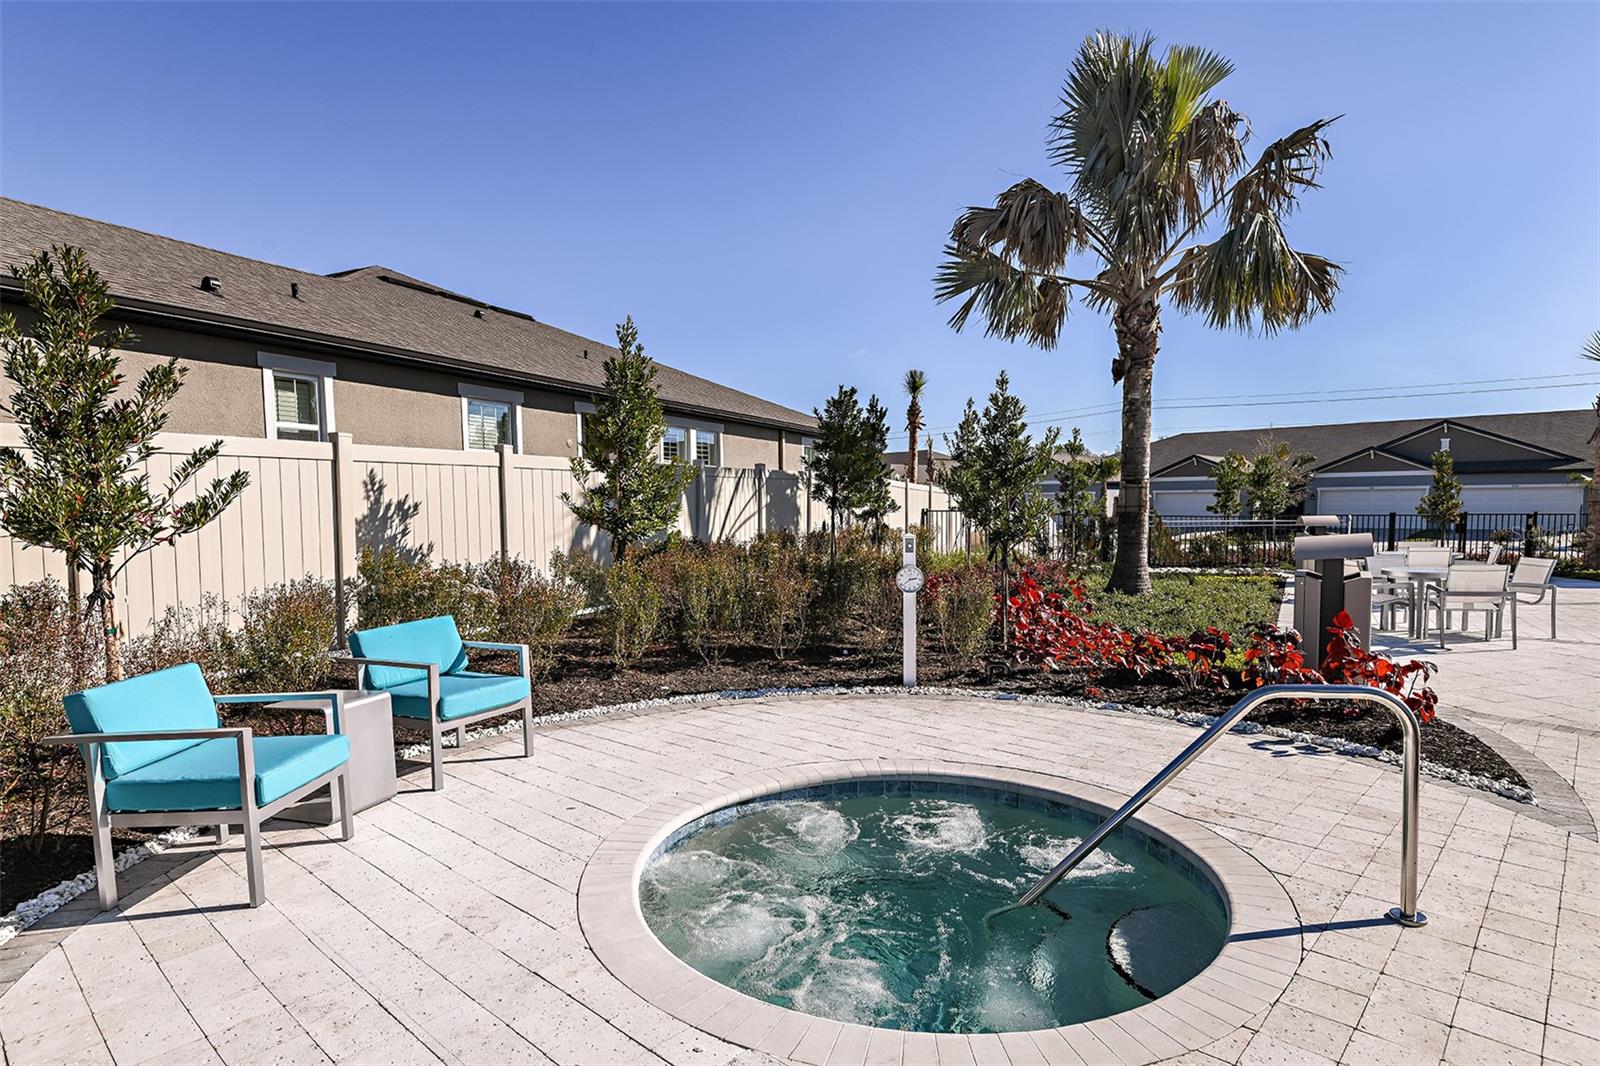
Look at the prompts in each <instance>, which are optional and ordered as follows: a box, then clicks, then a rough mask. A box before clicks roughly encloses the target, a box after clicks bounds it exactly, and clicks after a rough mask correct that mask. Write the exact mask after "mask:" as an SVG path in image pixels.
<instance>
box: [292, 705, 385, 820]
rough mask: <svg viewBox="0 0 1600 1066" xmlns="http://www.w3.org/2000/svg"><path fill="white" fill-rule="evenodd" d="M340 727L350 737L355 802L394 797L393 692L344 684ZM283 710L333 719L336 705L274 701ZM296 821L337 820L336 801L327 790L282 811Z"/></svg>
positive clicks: (361, 805)
mask: <svg viewBox="0 0 1600 1066" xmlns="http://www.w3.org/2000/svg"><path fill="white" fill-rule="evenodd" d="M339 695H340V704H341V709H340V720H339V726H340V729H339V731H340V732H341V733H343V734H344V735H345V736H347V737H349V738H350V805H351V806H352V807H353V808H354V809H355V810H356V811H364V810H366V809H367V808H368V807H371V806H373V805H375V804H379V803H383V802H384V801H385V800H389V799H393V798H394V794H395V790H396V787H397V786H396V783H395V771H394V766H395V757H394V719H393V717H392V716H391V713H390V708H389V694H388V693H387V692H363V691H361V690H360V689H341V690H340V692H339ZM272 706H273V707H275V708H277V709H279V710H291V711H304V712H306V713H308V714H316V713H321V714H322V716H323V721H324V722H327V721H328V720H329V719H330V718H331V717H332V715H333V710H332V708H330V707H329V706H328V704H327V703H325V702H322V701H308V700H284V701H282V702H280V703H274V704H272ZM278 817H279V818H282V819H284V820H286V821H290V822H304V823H307V824H309V825H332V824H333V821H334V819H333V805H332V803H331V802H330V801H329V798H328V796H327V794H326V792H324V793H322V794H321V795H320V796H319V797H318V798H315V799H309V800H306V801H305V802H304V803H297V804H295V805H294V806H293V807H290V808H289V809H288V810H286V811H283V812H281V813H280V814H278Z"/></svg>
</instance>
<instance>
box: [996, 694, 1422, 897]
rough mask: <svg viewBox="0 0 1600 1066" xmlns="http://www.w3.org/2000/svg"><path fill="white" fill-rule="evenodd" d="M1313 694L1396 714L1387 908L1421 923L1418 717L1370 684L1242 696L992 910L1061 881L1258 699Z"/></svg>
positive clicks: (1037, 894) (1038, 893)
mask: <svg viewBox="0 0 1600 1066" xmlns="http://www.w3.org/2000/svg"><path fill="white" fill-rule="evenodd" d="M1292 699H1316V700H1332V699H1340V700H1364V701H1366V702H1368V703H1379V704H1382V705H1383V706H1385V707H1387V708H1389V710H1391V711H1393V712H1394V716H1395V718H1397V719H1398V720H1399V722H1400V732H1401V737H1402V750H1401V767H1402V770H1403V775H1402V780H1401V784H1400V906H1398V907H1392V908H1390V910H1389V917H1390V918H1391V919H1393V920H1394V921H1396V922H1399V923H1400V924H1401V925H1406V926H1419V925H1425V924H1426V923H1427V921H1428V916H1427V915H1425V914H1423V913H1422V912H1420V911H1418V910H1417V818H1418V805H1419V802H1420V798H1421V791H1420V787H1419V786H1420V782H1419V780H1418V778H1419V771H1420V760H1421V754H1420V749H1421V747H1422V727H1421V724H1420V723H1419V722H1418V720H1417V715H1416V712H1414V711H1413V710H1412V709H1411V708H1410V707H1409V706H1407V705H1406V702H1405V700H1402V699H1401V698H1400V697H1399V696H1396V695H1395V694H1394V693H1392V692H1385V691H1384V690H1383V689H1377V688H1369V687H1367V686H1366V685H1266V686H1263V687H1261V688H1258V689H1256V690H1255V691H1253V692H1251V693H1249V694H1248V695H1246V696H1245V697H1244V698H1243V699H1241V700H1240V701H1239V702H1238V703H1235V704H1234V705H1233V706H1232V707H1231V708H1229V709H1228V713H1227V714H1224V715H1222V716H1221V717H1220V718H1218V719H1217V720H1216V721H1215V722H1213V723H1212V724H1211V725H1209V726H1207V727H1206V731H1205V732H1204V733H1201V734H1200V736H1198V737H1197V738H1195V741H1194V743H1192V744H1190V745H1189V746H1188V747H1187V748H1185V749H1183V753H1182V754H1181V755H1179V756H1178V757H1177V758H1176V759H1173V760H1172V761H1171V762H1170V763H1168V764H1167V765H1166V767H1165V769H1163V770H1162V771H1161V772H1160V773H1158V774H1156V776H1154V777H1152V778H1151V779H1150V781H1149V783H1147V784H1146V785H1145V786H1144V787H1143V788H1141V789H1140V790H1139V791H1138V792H1135V793H1134V794H1133V796H1132V797H1130V798H1129V800H1128V802H1127V803H1124V804H1123V805H1122V806H1121V807H1120V808H1119V809H1118V810H1117V813H1115V814H1113V815H1112V816H1111V817H1109V818H1107V819H1106V820H1105V821H1104V822H1102V823H1101V824H1100V828H1098V829H1096V830H1095V831H1094V832H1093V833H1091V834H1089V836H1088V837H1086V838H1085V839H1084V840H1083V842H1082V843H1080V844H1079V845H1078V846H1077V847H1076V848H1073V849H1072V854H1070V855H1068V856H1067V857H1066V858H1065V859H1062V860H1061V861H1060V862H1059V863H1057V864H1056V866H1055V869H1053V870H1051V871H1050V872H1049V873H1048V874H1045V876H1044V877H1042V878H1040V879H1039V882H1038V883H1037V884H1035V885H1034V886H1033V887H1032V888H1030V889H1028V891H1027V892H1025V893H1023V895H1022V896H1021V898H1019V899H1018V900H1017V902H1015V903H1013V904H1011V905H1010V906H1008V907H1002V908H1001V909H1000V910H999V911H996V912H995V913H996V914H998V913H1001V912H1003V911H1008V910H1014V909H1016V908H1018V907H1026V906H1029V905H1030V904H1032V903H1034V902H1036V901H1037V900H1038V899H1039V897H1040V896H1042V895H1044V894H1045V893H1046V892H1048V891H1049V890H1050V888H1051V887H1052V886H1053V885H1054V884H1055V883H1056V882H1057V881H1060V880H1061V879H1062V878H1063V877H1065V876H1067V874H1069V873H1071V872H1072V870H1073V868H1074V867H1076V866H1077V865H1078V864H1079V863H1081V862H1082V861H1083V860H1084V859H1086V858H1088V857H1089V855H1090V854H1091V853H1092V852H1093V851H1094V850H1095V849H1096V848H1098V847H1099V846H1100V845H1101V844H1102V843H1104V842H1105V839H1106V837H1108V836H1110V835H1111V834H1112V833H1114V832H1116V830H1117V829H1118V828H1119V827H1120V826H1121V825H1122V823H1124V822H1126V821H1127V820H1128V819H1129V818H1132V817H1133V816H1134V815H1135V814H1136V813H1138V811H1139V808H1141V807H1143V806H1144V805H1145V804H1146V803H1149V802H1150V799H1151V797H1152V796H1154V795H1155V794H1156V793H1157V792H1160V791H1161V790H1162V789H1164V788H1166V787H1167V785H1169V784H1171V783H1172V779H1173V778H1174V777H1177V776H1178V774H1180V773H1182V772H1183V770H1184V768H1185V767H1187V766H1188V765H1189V764H1190V763H1192V762H1194V761H1195V760H1196V759H1198V758H1199V757H1200V755H1201V754H1202V753H1203V752H1204V751H1205V750H1206V749H1207V748H1209V747H1211V745H1212V744H1215V743H1216V741H1217V738H1218V737H1220V736H1222V734H1224V733H1226V732H1227V731H1228V730H1230V729H1232V728H1233V727H1234V726H1235V725H1237V724H1238V723H1239V722H1240V721H1241V720H1242V719H1243V718H1244V717H1245V716H1246V715H1248V714H1249V713H1250V712H1251V711H1253V710H1255V709H1256V708H1257V707H1259V706H1261V705H1262V704H1263V703H1267V702H1270V701H1272V700H1292Z"/></svg>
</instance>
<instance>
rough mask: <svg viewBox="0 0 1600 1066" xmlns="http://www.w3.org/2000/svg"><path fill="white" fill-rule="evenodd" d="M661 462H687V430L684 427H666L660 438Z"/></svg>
mask: <svg viewBox="0 0 1600 1066" xmlns="http://www.w3.org/2000/svg"><path fill="white" fill-rule="evenodd" d="M661 461H662V462H664V463H677V462H688V461H689V430H688V428H687V427H685V426H668V427H667V433H666V436H664V437H662V438H661Z"/></svg>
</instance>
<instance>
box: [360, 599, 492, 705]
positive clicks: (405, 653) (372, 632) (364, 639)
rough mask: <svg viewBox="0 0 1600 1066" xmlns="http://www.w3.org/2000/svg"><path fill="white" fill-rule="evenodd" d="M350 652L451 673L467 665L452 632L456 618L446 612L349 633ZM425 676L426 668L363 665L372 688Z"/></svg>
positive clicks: (458, 639)
mask: <svg viewBox="0 0 1600 1066" xmlns="http://www.w3.org/2000/svg"><path fill="white" fill-rule="evenodd" d="M350 651H351V652H352V653H353V654H354V655H356V656H358V657H360V658H365V659H398V660H400V661H401V662H408V663H434V664H435V665H437V666H438V667H439V672H440V673H441V674H451V673H455V672H456V671H457V670H463V669H465V668H466V665H467V649H466V647H465V646H464V645H463V644H462V643H461V634H460V633H458V632H456V620H455V619H454V618H452V617H450V616H449V615H447V614H442V615H440V616H439V617H438V618H423V619H420V620H418V621H415V622H401V623H400V624H399V625H393V626H379V627H378V628H377V629H367V630H363V631H362V632H360V633H351V634H350ZM427 677H428V672H427V671H426V670H407V669H403V668H401V667H398V666H369V667H367V684H368V685H369V686H371V687H372V688H385V689H386V688H393V687H394V686H395V685H404V684H406V683H407V682H408V681H425V680H427Z"/></svg>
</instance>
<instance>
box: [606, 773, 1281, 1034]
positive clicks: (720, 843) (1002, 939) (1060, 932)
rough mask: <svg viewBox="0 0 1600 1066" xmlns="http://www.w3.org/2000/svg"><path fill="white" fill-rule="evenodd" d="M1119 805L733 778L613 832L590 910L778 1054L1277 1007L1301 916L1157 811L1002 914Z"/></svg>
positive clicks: (616, 936) (1098, 792) (619, 939)
mask: <svg viewBox="0 0 1600 1066" xmlns="http://www.w3.org/2000/svg"><path fill="white" fill-rule="evenodd" d="M1120 802H1121V797H1119V796H1116V795H1114V794H1112V793H1109V792H1107V791H1105V790H1103V789H1100V788H1097V787H1095V786H1091V785H1086V784H1082V783H1078V782H1070V781H1065V780H1062V779H1059V778H1053V777H1049V776H1046V775H1042V774H1035V773H1029V772H1025V771H1017V770H1011V769H1006V768H999V767H975V766H968V765H959V766H950V765H940V764H936V763H935V764H930V763H926V762H919V763H895V762H891V761H887V760H883V761H878V762H874V763H849V764H827V765H818V766H807V767H800V768H796V769H794V770H790V771H776V772H771V773H766V774H761V775H749V776H745V777H741V778H735V779H730V780H728V781H725V782H720V783H718V784H716V785H709V786H703V787H700V788H698V789H695V790H693V791H692V792H691V793H688V794H683V795H679V796H675V797H673V798H671V799H669V800H664V801H663V802H662V803H660V804H658V805H656V806H655V807H652V808H651V809H650V810H648V811H645V812H643V813H642V814H641V815H639V816H638V817H636V818H633V819H631V820H630V821H629V822H627V823H625V824H624V825H623V826H622V827H621V828H620V829H618V830H617V832H615V833H614V834H613V835H612V836H611V837H610V838H608V839H607V840H606V841H605V842H604V843H603V844H602V845H601V847H600V848H599V849H598V850H597V852H596V854H595V856H594V858H593V859H592V860H591V862H590V864H589V865H588V866H587V867H586V868H585V872H584V876H583V880H582V883H581V885H580V890H579V917H580V921H581V924H582V926H583V931H584V934H585V936H586V937H587V939H588V940H589V943H590V946H591V948H592V949H593V950H594V952H595V954H596V955H597V956H598V957H599V958H600V960H601V961H602V962H603V963H604V964H605V965H606V966H607V967H608V968H609V969H610V970H611V971H612V972H613V973H614V974H615V975H616V976H617V977H618V978H619V979H620V980H621V981H622V982H623V983H625V984H627V985H628V986H630V987H631V988H633V989H634V991H636V992H638V993H639V994H640V995H641V996H642V997H643V998H645V999H646V1000H647V1001H649V1002H651V1003H653V1004H655V1005H656V1006H658V1007H660V1008H661V1009H663V1010H665V1011H667V1012H668V1013H670V1014H673V1015H675V1016H676V1017H678V1018H680V1019H681V1020H683V1021H686V1022H688V1023H689V1024H691V1025H694V1026H696V1027H697V1028H700V1029H702V1030H704V1031H706V1032H709V1033H712V1034H713V1035H716V1036H719V1037H722V1038H724V1039H727V1040H730V1041H732V1042H733V1043H737V1044H741V1045H743V1046H748V1047H756V1048H759V1049H761V1050H765V1051H769V1052H771V1053H773V1054H777V1055H780V1056H786V1055H790V1054H800V1053H806V1054H815V1052H816V1047H815V1045H816V1044H818V1043H827V1042H828V1041H830V1040H833V1041H843V1042H842V1043H841V1044H840V1045H839V1046H840V1047H841V1048H845V1049H846V1050H845V1053H842V1057H845V1058H848V1057H851V1053H850V1052H849V1048H851V1047H853V1044H852V1043H851V1041H850V1040H848V1039H846V1038H845V1036H844V1035H843V1034H862V1035H861V1036H860V1037H859V1039H874V1040H875V1039H878V1038H877V1037H876V1036H874V1034H879V1033H882V1034H884V1038H889V1034H891V1033H894V1034H900V1035H897V1036H895V1037H893V1039H927V1040H934V1041H945V1040H952V1041H955V1040H962V1041H964V1040H966V1039H968V1037H967V1036H966V1035H965V1034H991V1033H1001V1034H1012V1033H1030V1034H1032V1037H1033V1039H1032V1042H1031V1043H1030V1045H1029V1046H1032V1047H1038V1048H1041V1049H1043V1048H1046V1047H1053V1046H1057V1045H1055V1044H1052V1041H1064V1042H1065V1044H1066V1046H1067V1047H1072V1048H1076V1049H1077V1051H1076V1053H1077V1054H1081V1053H1082V1051H1083V1049H1085V1048H1087V1049H1089V1050H1091V1051H1092V1050H1093V1049H1094V1048H1096V1047H1099V1048H1101V1049H1102V1050H1106V1051H1110V1050H1111V1049H1112V1048H1113V1047H1114V1046H1115V1045H1117V1043H1118V1041H1119V1040H1122V1039H1124V1038H1131V1039H1133V1040H1134V1041H1135V1042H1136V1043H1138V1044H1139V1045H1140V1046H1142V1047H1144V1048H1146V1049H1150V1050H1152V1051H1154V1049H1158V1048H1159V1049H1160V1050H1161V1052H1162V1054H1178V1053H1181V1051H1185V1050H1193V1049H1198V1048H1199V1047H1203V1046H1204V1045H1205V1044H1207V1043H1210V1042H1211V1041H1214V1040H1217V1039H1219V1038H1220V1037H1221V1036H1223V1035H1226V1034H1227V1033H1228V1032H1231V1031H1232V1030H1233V1029H1234V1028H1235V1027H1237V1026H1238V1025H1240V1024H1242V1023H1243V1022H1244V1021H1245V1020H1247V1019H1248V1018H1249V1017H1250V1016H1252V1015H1253V1014H1255V1013H1256V1012H1258V1011H1259V1010H1260V1009H1262V1008H1264V1007H1266V1006H1267V1005H1269V1004H1270V1003H1271V1002H1272V1001H1274V1000H1275V999H1276V998H1277V997H1278V995H1280V994H1281V993H1282V990H1283V988H1284V987H1285V986H1286V985H1287V984H1288V981H1289V979H1290V977H1291V976H1292V975H1293V973H1294V970H1295V968H1296V966H1297V965H1298V963H1299V957H1300V940H1301V938H1300V929H1299V922H1298V920H1297V919H1296V917H1295V912H1294V908H1293V905H1292V904H1291V903H1290V902H1289V899H1288V896H1287V895H1286V894H1285V893H1284V891H1283V888H1282V886H1281V885H1280V884H1279V883H1278V881H1277V879H1276V878H1274V877H1273V876H1272V875H1271V874H1270V873H1269V872H1267V871H1266V870H1265V869H1264V868H1263V867H1261V866H1260V864H1258V863H1257V862H1256V861H1255V860H1254V859H1252V858H1251V857H1250V856H1249V855H1247V854H1245V853H1244V852H1243V851H1241V850H1239V849H1238V848H1237V847H1235V846H1234V845H1232V844H1230V843H1228V842H1227V841H1226V840H1223V839H1222V838H1221V837H1218V836H1216V835H1215V834H1213V833H1211V832H1210V831H1208V830H1206V829H1205V828H1204V827H1202V826H1200V825H1198V824H1197V823H1194V822H1191V821H1189V820H1188V819H1184V818H1182V817H1179V816H1177V815H1175V814H1172V813H1171V812H1168V811H1164V810H1160V809H1157V808H1154V807H1149V808H1146V809H1145V810H1144V811H1143V812H1141V814H1140V816H1139V817H1138V818H1136V819H1134V820H1132V821H1130V822H1129V823H1128V824H1127V825H1126V826H1124V827H1123V828H1122V829H1120V830H1119V831H1118V832H1117V833H1115V834H1113V835H1112V836H1111V837H1110V838H1108V840H1107V842H1106V844H1105V845H1104V846H1103V847H1102V848H1101V849H1100V850H1098V851H1097V852H1095V853H1094V854H1092V855H1091V856H1090V857H1089V859H1088V860H1086V861H1085V863H1084V864H1083V865H1081V866H1080V867H1079V868H1078V869H1077V870H1075V871H1074V872H1073V873H1072V874H1070V875H1069V876H1068V877H1067V878H1066V879H1064V880H1063V881H1061V882H1060V883H1059V884H1057V885H1056V886H1055V887H1054V888H1052V889H1051V890H1050V892H1049V893H1047V894H1046V896H1045V897H1044V898H1043V899H1042V900H1041V901H1040V902H1038V903H1037V904H1035V905H1034V906H1032V907H1028V908H1024V909H1017V910H1011V911H1007V912H1005V913H1001V914H999V915H992V913H991V912H993V911H994V910H995V909H996V908H1000V907H1004V906H1005V905H1006V904H1009V903H1012V902H1014V901H1015V900H1016V899H1017V897H1018V896H1019V895H1021V893H1022V892H1024V891H1025V890H1026V889H1027V888H1028V887H1029V886H1030V885H1032V884H1033V883H1034V882H1035V881H1037V880H1038V878H1039V877H1041V876H1042V875H1043V874H1045V873H1046V872H1048V871H1049V870H1050V868H1051V867H1052V866H1053V865H1054V864H1055V863H1056V862H1058V861H1059V860H1060V859H1061V858H1062V857H1064V856H1065V855H1066V854H1067V853H1068V852H1069V851H1070V850H1071V849H1072V847H1073V846H1074V845H1075V844H1076V843H1077V842H1078V841H1079V840H1080V839H1082V837H1083V836H1084V835H1085V834H1087V833H1088V832H1090V831H1091V830H1092V829H1093V828H1094V827H1095V826H1096V825H1098V824H1099V823H1100V821H1102V820H1103V819H1104V818H1105V817H1106V815H1107V814H1109V813H1110V812H1111V811H1112V810H1114V809H1115V807H1116V806H1117V805H1119V804H1120ZM1106 1026H1110V1027H1111V1028H1110V1029H1107V1028H1105V1027H1106ZM1134 1032H1137V1033H1139V1034H1141V1035H1140V1037H1132V1035H1131V1034H1132V1033H1134ZM912 1034H918V1035H917V1036H915V1037H913V1036H912ZM971 1039H980V1037H977V1036H973V1037H971ZM804 1041H809V1042H810V1043H809V1044H808V1043H804ZM829 1046H830V1047H831V1046H832V1045H831V1044H830V1045H829ZM906 1046H908V1047H909V1046H910V1045H906ZM797 1048H798V1049H799V1050H798V1051H797ZM952 1052H953V1053H955V1054H959V1052H956V1051H955V1050H954V1049H952ZM1128 1052H1129V1048H1127V1047H1121V1048H1118V1049H1117V1053H1118V1054H1121V1055H1122V1056H1123V1057H1124V1058H1126V1057H1127V1054H1128ZM1046 1057H1047V1058H1053V1057H1055V1056H1052V1055H1046ZM1060 1057H1062V1058H1068V1059H1070V1058H1071V1054H1069V1053H1068V1052H1065V1051H1063V1052H1062V1054H1061V1056H1060ZM1135 1057H1137V1056H1135ZM826 1060H827V1056H824V1057H823V1058H819V1059H815V1060H814V1061H826Z"/></svg>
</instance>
